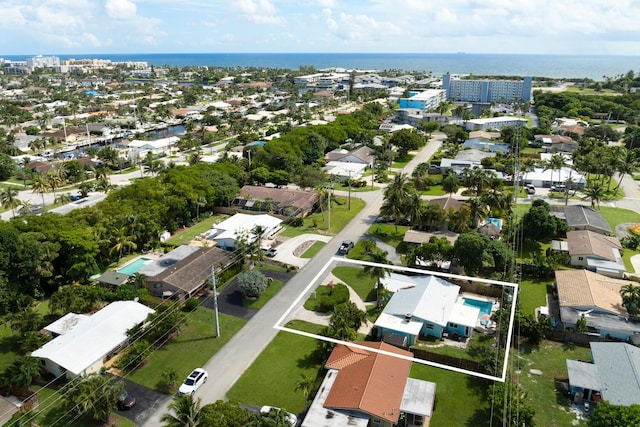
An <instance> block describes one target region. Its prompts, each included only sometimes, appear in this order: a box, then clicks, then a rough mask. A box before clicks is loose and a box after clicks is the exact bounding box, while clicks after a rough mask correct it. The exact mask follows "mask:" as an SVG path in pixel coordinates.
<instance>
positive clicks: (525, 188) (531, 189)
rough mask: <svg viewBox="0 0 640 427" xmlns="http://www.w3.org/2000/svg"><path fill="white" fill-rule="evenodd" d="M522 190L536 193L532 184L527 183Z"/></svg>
mask: <svg viewBox="0 0 640 427" xmlns="http://www.w3.org/2000/svg"><path fill="white" fill-rule="evenodd" d="M524 191H525V193H527V194H536V187H535V186H534V185H533V184H527V185H525V187H524Z"/></svg>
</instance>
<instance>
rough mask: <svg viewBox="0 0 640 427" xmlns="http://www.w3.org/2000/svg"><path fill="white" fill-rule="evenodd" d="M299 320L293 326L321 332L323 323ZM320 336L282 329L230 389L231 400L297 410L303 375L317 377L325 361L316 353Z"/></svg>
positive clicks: (301, 399)
mask: <svg viewBox="0 0 640 427" xmlns="http://www.w3.org/2000/svg"><path fill="white" fill-rule="evenodd" d="M301 323H303V322H296V324H295V325H288V326H290V327H292V328H296V329H302V330H306V331H307V332H312V333H316V334H318V333H320V330H321V329H322V328H323V326H321V325H312V324H306V325H301ZM316 346H317V340H315V339H313V338H308V337H304V336H300V335H296V334H292V333H290V332H280V333H278V335H277V336H276V337H275V339H274V340H273V341H271V343H270V344H269V345H268V346H267V348H266V349H265V350H264V351H263V352H262V353H261V354H260V355H259V356H258V358H257V359H256V360H255V361H254V362H253V364H252V365H251V366H250V367H249V368H248V369H247V370H246V371H245V372H244V374H242V376H241V377H240V379H239V380H238V381H237V382H236V383H235V384H234V385H233V387H232V388H231V390H229V392H228V393H227V397H228V398H229V399H230V400H232V401H238V402H242V403H245V404H249V405H255V406H262V405H271V406H277V407H279V408H283V409H286V410H287V411H289V412H291V413H294V414H297V413H299V412H300V411H302V409H303V408H304V406H305V398H304V396H303V394H302V393H301V392H300V391H296V383H297V382H298V381H300V380H301V378H302V377H303V376H306V377H309V378H316V376H317V375H318V373H319V371H320V369H321V368H322V363H323V361H321V360H317V359H316V358H315V357H314V351H315V349H316Z"/></svg>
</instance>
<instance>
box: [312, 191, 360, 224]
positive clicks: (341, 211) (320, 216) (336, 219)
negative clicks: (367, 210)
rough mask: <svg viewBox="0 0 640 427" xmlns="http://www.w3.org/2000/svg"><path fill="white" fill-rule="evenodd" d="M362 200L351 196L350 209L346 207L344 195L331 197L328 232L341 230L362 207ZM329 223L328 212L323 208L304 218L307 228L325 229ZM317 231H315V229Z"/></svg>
mask: <svg viewBox="0 0 640 427" xmlns="http://www.w3.org/2000/svg"><path fill="white" fill-rule="evenodd" d="M364 206H365V203H364V201H362V200H360V199H357V198H355V197H353V196H352V197H351V210H349V209H348V204H347V198H346V197H332V198H331V229H330V230H329V232H332V233H337V232H338V231H340V230H342V229H343V228H344V227H345V225H347V223H349V221H351V220H352V219H353V217H354V216H356V215H357V214H358V212H360V211H361V210H362V208H364ZM328 223H329V213H328V212H327V210H326V209H325V211H324V212H316V213H314V214H312V215H309V216H308V217H306V218H305V219H304V226H305V227H307V228H308V229H312V230H314V229H317V230H324V231H326V230H327V228H328ZM316 232H317V231H316Z"/></svg>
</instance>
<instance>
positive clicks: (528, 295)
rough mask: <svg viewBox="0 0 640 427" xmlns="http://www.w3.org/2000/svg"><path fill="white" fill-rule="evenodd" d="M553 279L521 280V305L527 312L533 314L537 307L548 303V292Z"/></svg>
mask: <svg viewBox="0 0 640 427" xmlns="http://www.w3.org/2000/svg"><path fill="white" fill-rule="evenodd" d="M552 284H553V280H542V279H522V280H521V281H520V293H519V296H518V298H520V306H521V307H522V310H523V311H524V312H525V313H526V314H533V313H534V310H535V308H536V307H540V306H544V305H547V298H546V295H547V292H550V291H551V290H550V287H551V286H552Z"/></svg>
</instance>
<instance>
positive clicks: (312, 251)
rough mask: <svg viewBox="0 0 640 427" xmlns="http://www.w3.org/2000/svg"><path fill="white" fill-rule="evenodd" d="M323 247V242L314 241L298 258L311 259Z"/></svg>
mask: <svg viewBox="0 0 640 427" xmlns="http://www.w3.org/2000/svg"><path fill="white" fill-rule="evenodd" d="M325 245H326V243H325V242H322V241H320V240H316V241H315V242H314V243H313V245H311V246H310V247H309V249H307V250H306V251H304V253H303V254H302V255H300V258H313V257H314V256H316V254H317V253H318V252H320V249H322V248H324V247H325Z"/></svg>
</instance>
